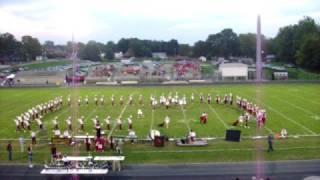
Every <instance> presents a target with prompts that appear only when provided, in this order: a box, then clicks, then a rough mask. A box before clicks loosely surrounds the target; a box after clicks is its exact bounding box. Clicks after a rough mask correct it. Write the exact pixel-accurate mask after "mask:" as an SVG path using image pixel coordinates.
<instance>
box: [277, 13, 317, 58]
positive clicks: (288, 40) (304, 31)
mask: <svg viewBox="0 0 320 180" xmlns="http://www.w3.org/2000/svg"><path fill="white" fill-rule="evenodd" d="M318 32H319V27H318V26H317V24H316V23H315V21H314V20H313V19H312V18H310V17H304V18H303V19H302V20H300V21H299V22H298V24H295V25H289V26H285V27H283V28H281V29H280V30H279V32H278V34H277V36H276V38H275V50H276V52H277V57H278V59H279V60H280V61H283V62H287V63H293V64H297V56H298V54H297V53H298V50H299V48H300V47H301V44H302V42H303V41H304V39H305V36H308V35H309V34H313V33H318Z"/></svg>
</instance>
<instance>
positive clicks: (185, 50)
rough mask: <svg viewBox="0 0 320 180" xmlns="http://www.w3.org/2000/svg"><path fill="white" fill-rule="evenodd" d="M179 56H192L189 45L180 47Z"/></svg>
mask: <svg viewBox="0 0 320 180" xmlns="http://www.w3.org/2000/svg"><path fill="white" fill-rule="evenodd" d="M179 55H181V56H192V48H191V46H190V45H189V44H180V45H179Z"/></svg>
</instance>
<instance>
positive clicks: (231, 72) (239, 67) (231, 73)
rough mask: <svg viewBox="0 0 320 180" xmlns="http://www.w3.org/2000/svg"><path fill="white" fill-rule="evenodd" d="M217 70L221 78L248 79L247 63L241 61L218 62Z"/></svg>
mask: <svg viewBox="0 0 320 180" xmlns="http://www.w3.org/2000/svg"><path fill="white" fill-rule="evenodd" d="M219 72H220V74H221V77H222V80H224V79H230V78H232V79H234V80H237V79H244V80H247V79H248V65H246V64H242V63H226V64H220V66H219Z"/></svg>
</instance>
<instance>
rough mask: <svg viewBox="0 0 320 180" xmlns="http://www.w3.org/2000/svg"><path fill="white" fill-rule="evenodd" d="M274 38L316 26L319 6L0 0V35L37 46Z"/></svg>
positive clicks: (214, 0) (262, 0) (273, 1)
mask: <svg viewBox="0 0 320 180" xmlns="http://www.w3.org/2000/svg"><path fill="white" fill-rule="evenodd" d="M258 14H260V16H261V24H262V25H261V26H262V27H261V28H262V33H263V34H264V35H266V36H267V37H274V36H276V34H277V32H278V30H279V28H280V27H283V26H286V25H289V24H295V23H297V22H298V21H299V20H300V19H302V18H303V17H304V16H310V17H312V18H314V19H315V20H316V22H317V23H319V22H320V0H0V33H4V32H10V33H12V34H14V35H15V36H16V38H17V39H18V40H20V38H21V36H23V35H31V36H34V37H37V38H38V39H39V40H40V42H41V43H43V42H44V41H46V40H53V41H54V42H55V44H64V43H65V42H67V41H71V40H72V34H74V38H75V41H81V42H84V43H86V42H87V41H89V40H95V41H98V42H102V43H106V42H107V41H110V40H111V41H115V42H117V41H118V40H119V39H120V38H130V37H137V38H140V39H150V40H165V41H168V40H170V39H177V40H178V41H179V43H189V44H190V45H192V44H193V43H194V42H196V41H198V40H205V39H206V38H207V37H208V35H209V34H214V33H218V32H220V31H221V30H222V29H224V28H232V29H233V30H234V32H236V33H237V34H239V33H248V32H251V33H255V32H256V21H257V15H258Z"/></svg>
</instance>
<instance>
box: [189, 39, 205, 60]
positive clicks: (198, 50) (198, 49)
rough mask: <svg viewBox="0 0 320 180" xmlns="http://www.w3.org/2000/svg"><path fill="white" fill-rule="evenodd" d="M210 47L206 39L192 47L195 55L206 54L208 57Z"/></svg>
mask: <svg viewBox="0 0 320 180" xmlns="http://www.w3.org/2000/svg"><path fill="white" fill-rule="evenodd" d="M208 53H209V47H208V44H207V43H206V42H205V41H197V42H196V43H194V45H193V48H192V55H193V57H200V56H206V57H208Z"/></svg>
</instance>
